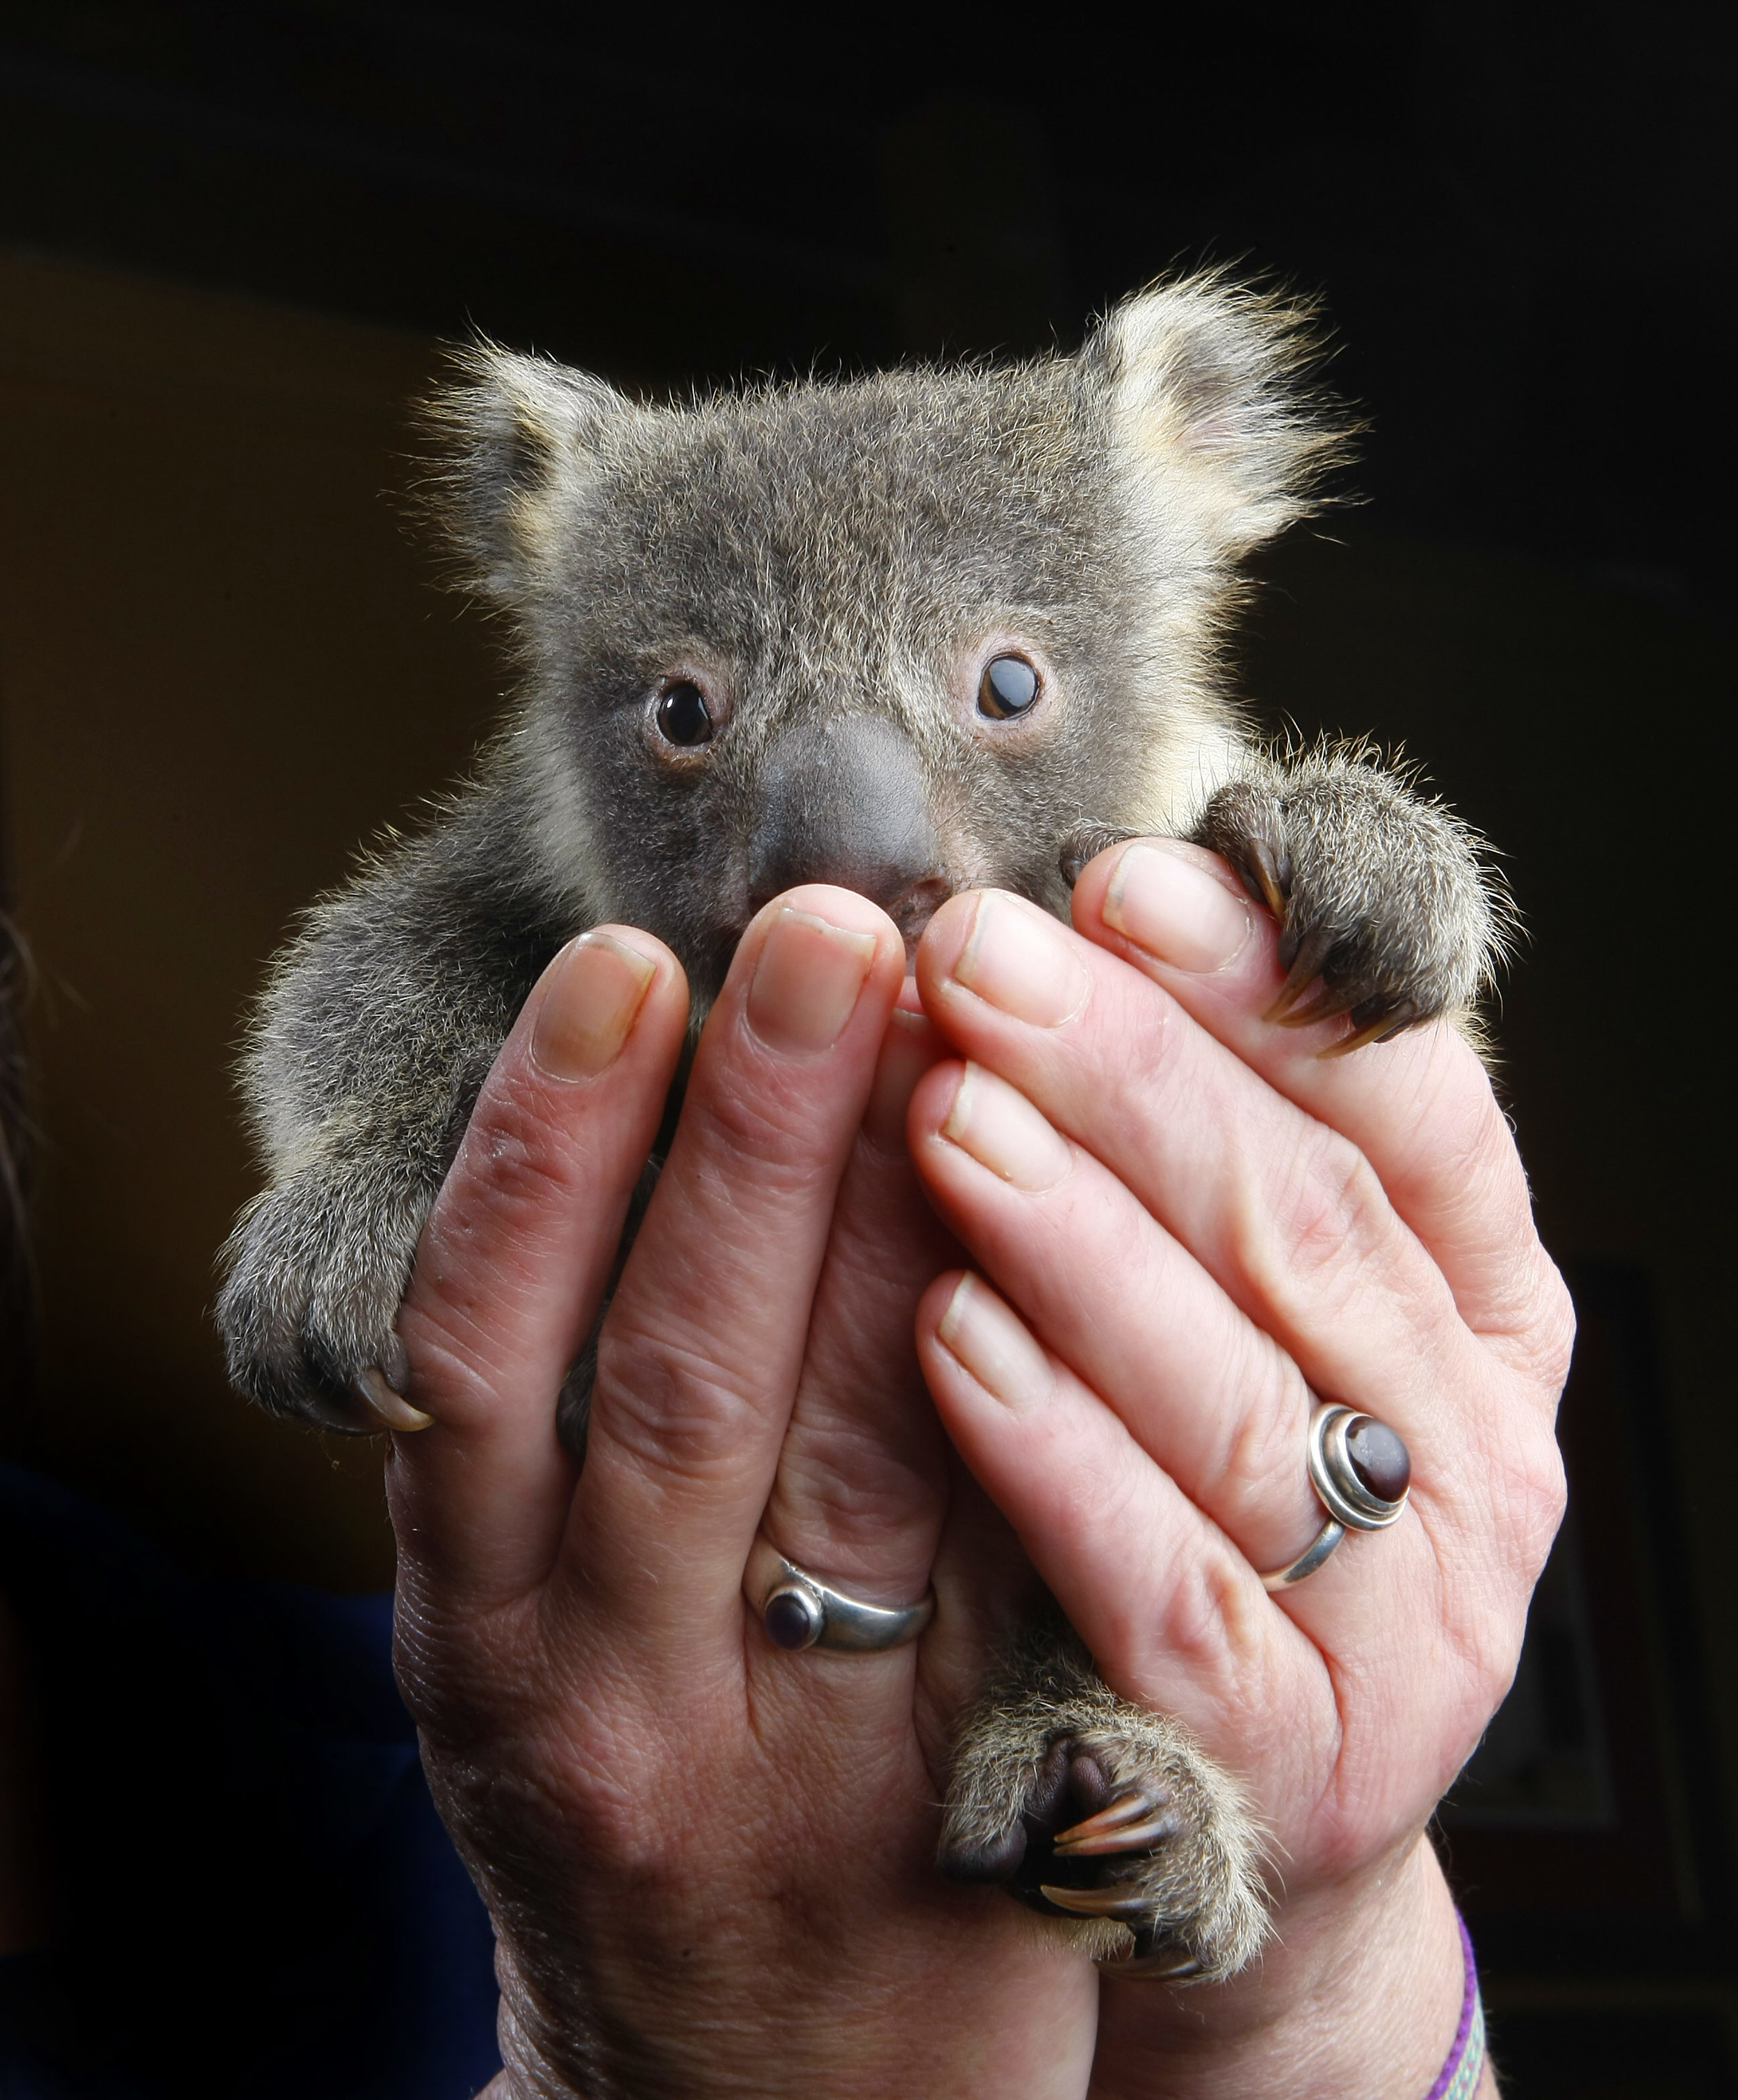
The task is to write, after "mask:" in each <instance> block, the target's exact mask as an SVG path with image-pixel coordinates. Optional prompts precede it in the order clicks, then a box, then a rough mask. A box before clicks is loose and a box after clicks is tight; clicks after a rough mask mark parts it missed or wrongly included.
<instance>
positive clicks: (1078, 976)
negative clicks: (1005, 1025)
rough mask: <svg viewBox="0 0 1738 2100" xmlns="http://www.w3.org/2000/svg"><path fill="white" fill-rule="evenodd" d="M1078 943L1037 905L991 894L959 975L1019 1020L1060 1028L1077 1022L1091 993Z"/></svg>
mask: <svg viewBox="0 0 1738 2100" xmlns="http://www.w3.org/2000/svg"><path fill="white" fill-rule="evenodd" d="M1073 942H1074V935H1073V934H1072V933H1068V932H1066V931H1065V930H1064V929H1063V928H1062V927H1061V926H1059V925H1058V924H1056V920H1054V919H1052V917H1051V916H1050V915H1049V914H1048V912H1046V911H1039V908H1038V907H1037V906H1036V905H1035V904H1025V903H1021V902H1018V901H1017V900H1016V899H1015V898H1012V897H1004V896H1002V895H1000V894H999V893H998V892H996V891H995V890H991V889H986V890H985V891H984V893H982V895H981V897H980V898H978V900H977V911H974V912H973V915H972V930H971V933H969V934H968V936H967V937H966V944H965V946H964V949H963V951H961V953H960V956H959V961H958V962H956V963H955V964H954V976H955V979H956V980H957V982H959V983H960V984H963V985H964V986H968V988H969V989H970V990H973V991H975V992H976V993H977V995H978V997H979V998H980V999H987V1000H988V1001H989V1003H990V1005H991V1006H996V1007H999V1008H1001V1010H1002V1011H1003V1012H1004V1013H1007V1014H1012V1017H1014V1019H1015V1020H1016V1021H1030V1022H1031V1023H1032V1024H1033V1026H1034V1027H1037V1028H1055V1027H1057V1026H1060V1025H1061V1022H1063V1021H1072V1020H1073V1019H1074V1016H1075V1015H1076V1014H1077V1013H1078V1012H1079V1011H1080V1009H1081V1008H1082V1007H1083V1006H1084V1005H1085V1004H1086V1001H1087V992H1088V991H1089V990H1091V989H1092V986H1091V982H1090V980H1089V979H1088V977H1087V973H1086V969H1085V966H1084V965H1083V964H1082V962H1081V960H1080V958H1079V956H1078V955H1076V954H1075V953H1074V947H1073V945H1072V943H1073Z"/></svg>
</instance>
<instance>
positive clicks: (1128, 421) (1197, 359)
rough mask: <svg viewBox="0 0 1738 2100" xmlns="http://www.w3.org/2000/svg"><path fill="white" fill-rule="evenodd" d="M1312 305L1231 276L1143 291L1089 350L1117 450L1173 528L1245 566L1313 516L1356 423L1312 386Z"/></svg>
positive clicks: (1101, 329)
mask: <svg viewBox="0 0 1738 2100" xmlns="http://www.w3.org/2000/svg"><path fill="white" fill-rule="evenodd" d="M1314 318H1315V316H1314V313H1313V311H1312V308H1311V307H1309V305H1308V303H1307V302H1303V301H1302V300H1298V299H1294V298H1288V297H1286V295H1284V294H1283V293H1276V292H1268V291H1263V290H1259V289H1251V288H1250V287H1248V286H1245V285H1237V284H1236V283H1234V282H1233V281H1231V280H1229V279H1228V278H1226V277H1224V276H1221V275H1220V274H1218V273H1208V274H1206V275H1203V276H1194V277H1189V278H1184V279H1182V280H1180V281H1178V282H1176V283H1172V284H1161V285H1154V286H1153V287H1152V288H1150V289H1148V290H1146V291H1145V292H1137V293H1135V294H1134V295H1133V296H1132V297H1131V298H1127V299H1125V300H1124V301H1123V302H1122V304H1121V305H1120V306H1118V307H1114V308H1113V309H1112V310H1111V311H1110V312H1109V314H1108V315H1106V316H1105V319H1104V320H1103V321H1102V322H1101V324H1100V325H1099V326H1098V328H1097V329H1096V330H1095V331H1094V333H1092V335H1091V336H1090V337H1088V338H1087V342H1086V345H1085V346H1084V348H1083V351H1082V352H1081V358H1082V361H1083V365H1084V366H1085V368H1086V369H1087V372H1088V373H1091V374H1092V375H1093V376H1094V377H1096V379H1097V381H1098V383H1099V384H1100V385H1101V386H1103V388H1104V389H1105V400H1106V405H1107V408H1108V410H1109V418H1110V424H1111V428H1112V430H1113V433H1114V439H1115V442H1116V443H1118V447H1119V448H1120V449H1122V450H1123V452H1124V453H1125V456H1126V457H1127V459H1128V461H1130V463H1131V465H1132V466H1133V467H1134V469H1135V470H1136V475H1137V479H1138V483H1139V485H1140V487H1141V490H1142V493H1143V497H1144V499H1145V501H1146V503H1147V504H1148V505H1150V506H1152V507H1153V508H1154V510H1155V511H1156V512H1157V513H1158V514H1159V515H1158V516H1156V517H1155V523H1162V525H1163V526H1164V527H1166V528H1167V532H1176V531H1177V530H1179V529H1183V530H1189V531H1192V532H1193V533H1194V534H1195V535H1198V536H1199V538H1200V539H1201V540H1204V541H1205V548H1204V551H1205V553H1206V556H1207V558H1208V559H1210V560H1219V561H1235V560H1237V558H1240V557H1241V556H1242V555H1244V554H1248V553H1249V552H1250V551H1251V549H1253V548H1255V547H1257V546H1259V545H1261V543H1262V542H1263V541H1264V540H1270V539H1272V538H1273V536H1274V535H1275V534H1276V533H1278V532H1283V531H1284V529H1285V528H1286V526H1288V525H1290V523H1293V521H1294V520H1295V519H1296V518H1301V517H1303V516H1304V515H1306V514H1308V511H1309V510H1311V509H1312V507H1313V505H1312V497H1313V496H1314V494H1315V492H1316V489H1317V486H1318V484H1319V483H1320V481H1321V477H1322V475H1323V474H1325V473H1326V471H1327V470H1328V469H1330V467H1332V466H1334V465H1336V464H1337V463H1338V461H1339V460H1340V459H1341V458H1343V456H1344V453H1345V450H1346V440H1347V438H1348V435H1349V434H1350V427H1351V426H1349V424H1348V421H1347V420H1346V418H1345V417H1343V416H1341V415H1339V414H1336V413H1335V412H1333V411H1332V410H1331V409H1330V408H1329V407H1328V406H1327V405H1326V404H1324V403H1322V402H1321V400H1320V399H1317V398H1316V397H1315V396H1313V395H1312V394H1311V393H1310V391H1309V390H1308V386H1307V384H1306V383H1305V382H1306V375H1307V374H1308V372H1309V370H1310V369H1311V368H1312V366H1313V365H1314V364H1316V363H1317V360H1318V359H1319V355H1320V346H1319V342H1318V341H1317V337H1316V336H1315V334H1314V333H1313V329H1312V324H1313V321H1314Z"/></svg>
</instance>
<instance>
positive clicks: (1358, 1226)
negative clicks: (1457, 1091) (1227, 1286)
mask: <svg viewBox="0 0 1738 2100" xmlns="http://www.w3.org/2000/svg"><path fill="white" fill-rule="evenodd" d="M1238 1186H1239V1193H1240V1195H1241V1197H1242V1200H1241V1201H1240V1202H1236V1203H1235V1204H1234V1205H1233V1209H1232V1212H1231V1234H1232V1242H1233V1244H1232V1255H1233V1260H1234V1261H1235V1262H1236V1263H1237V1267H1238V1268H1239V1269H1240V1270H1241V1272H1242V1274H1243V1276H1244V1277H1245V1279H1246V1282H1247V1283H1248V1284H1249V1285H1250V1286H1251V1288H1252V1290H1254V1292H1255V1295H1256V1298H1257V1301H1258V1302H1259V1303H1261V1304H1266V1305H1271V1306H1273V1307H1274V1308H1277V1309H1278V1310H1279V1311H1280V1312H1281V1316H1282V1317H1284V1318H1285V1319H1286V1321H1287V1322H1288V1323H1289V1324H1292V1325H1302V1324H1303V1323H1304V1321H1306V1319H1307V1320H1308V1321H1309V1322H1310V1323H1312V1324H1313V1323H1314V1322H1316V1321H1319V1320H1320V1319H1321V1317H1322V1315H1323V1312H1324V1311H1325V1310H1326V1309H1330V1308H1331V1307H1332V1305H1333V1304H1334V1303H1336V1302H1340V1301H1343V1300H1344V1299H1347V1298H1348V1297H1349V1296H1351V1295H1355V1294H1356V1291H1357V1290H1359V1289H1360V1288H1361V1287H1362V1285H1363V1282H1364V1280H1365V1276H1366V1274H1367V1273H1368V1271H1369V1269H1370V1266H1371V1264H1372V1262H1373V1260H1375V1259H1377V1258H1379V1257H1381V1256H1383V1255H1387V1253H1389V1252H1390V1251H1392V1236H1393V1220H1392V1215H1391V1214H1390V1212H1389V1211H1388V1207H1387V1198H1386V1197H1385V1196H1384V1195H1383V1190H1382V1185H1381V1184H1380V1182H1379V1181H1378V1180H1377V1178H1376V1174H1375V1171H1374V1168H1373V1167H1371V1166H1370V1162H1368V1161H1367V1160H1366V1159H1365V1157H1364V1155H1363V1154H1362V1153H1361V1152H1360V1151H1359V1149H1358V1148H1357V1147H1356V1145H1353V1144H1352V1142H1351V1141H1350V1140H1349V1139H1347V1138H1344V1137H1342V1136H1340V1135H1339V1132H1336V1131H1333V1130H1330V1129H1328V1128H1327V1127H1325V1126H1324V1125H1321V1124H1315V1125H1309V1126H1306V1127H1305V1128H1304V1130H1303V1132H1300V1134H1299V1140H1298V1142H1297V1143H1296V1145H1295V1147H1294V1149H1293V1150H1292V1152H1291V1154H1290V1158H1287V1159H1285V1160H1283V1161H1282V1162H1280V1164H1279V1167H1278V1170H1277V1171H1274V1170H1273V1168H1272V1167H1268V1169H1267V1170H1265V1171H1264V1170H1262V1169H1261V1168H1260V1167H1257V1166H1255V1163H1254V1162H1250V1164H1249V1166H1248V1167H1247V1168H1246V1171H1245V1172H1244V1173H1243V1174H1242V1176H1240V1177H1239V1184H1238ZM1325 1298H1326V1301H1327V1302H1326V1306H1325V1305H1324V1299H1325Z"/></svg>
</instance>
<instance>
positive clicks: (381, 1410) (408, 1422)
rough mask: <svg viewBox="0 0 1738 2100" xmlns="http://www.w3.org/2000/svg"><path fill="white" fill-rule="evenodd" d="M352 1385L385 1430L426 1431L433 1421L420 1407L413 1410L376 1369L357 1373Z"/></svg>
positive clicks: (371, 1366) (383, 1374)
mask: <svg viewBox="0 0 1738 2100" xmlns="http://www.w3.org/2000/svg"><path fill="white" fill-rule="evenodd" d="M394 1339H397V1338H396V1336H395V1337H394ZM402 1347H403V1345H402V1343H401V1344H400V1348H402ZM350 1383H351V1391H352V1392H354V1393H355V1396H356V1397H357V1398H358V1399H359V1400H360V1401H361V1402H362V1404H363V1405H364V1407H366V1408H368V1410H370V1412H371V1413H373V1414H375V1415H376V1416H377V1417H378V1418H379V1421H380V1423H381V1424H382V1427H385V1428H387V1429H400V1430H411V1429H426V1428H427V1427H428V1426H429V1424H430V1423H431V1422H432V1421H433V1420H434V1416H433V1415H432V1414H424V1413H423V1411H422V1410H421V1408H420V1407H412V1405H411V1404H410V1402H409V1401H408V1400H405V1399H404V1398H403V1397H402V1396H401V1395H399V1394H398V1393H396V1392H394V1391H393V1389H392V1387H391V1385H390V1383H388V1381H387V1378H386V1373H385V1372H384V1371H383V1370H377V1369H376V1368H375V1367H374V1366H373V1365H369V1367H368V1369H367V1370H360V1371H358V1372H357V1373H356V1374H355V1377H354V1378H353V1379H351V1382H350Z"/></svg>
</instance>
